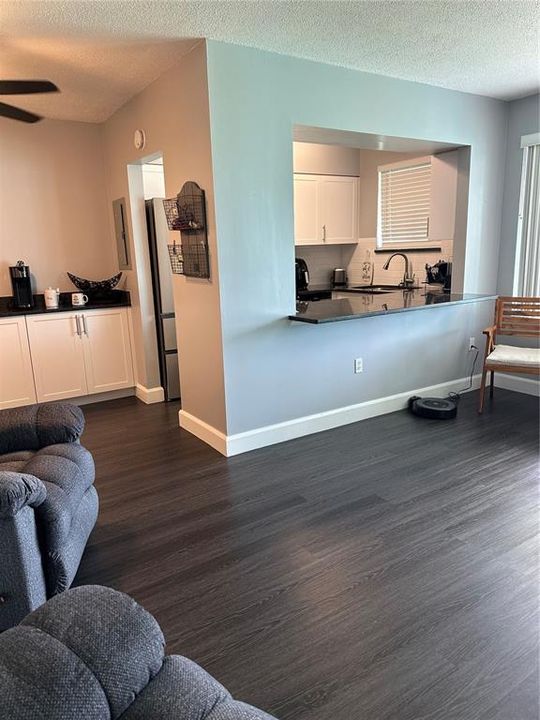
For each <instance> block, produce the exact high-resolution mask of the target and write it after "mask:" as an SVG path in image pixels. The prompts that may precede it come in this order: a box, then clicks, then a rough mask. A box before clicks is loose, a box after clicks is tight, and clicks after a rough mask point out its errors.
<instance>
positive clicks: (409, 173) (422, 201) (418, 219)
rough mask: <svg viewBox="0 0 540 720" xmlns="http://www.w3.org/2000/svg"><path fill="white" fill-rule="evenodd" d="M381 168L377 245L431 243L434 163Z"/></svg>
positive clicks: (424, 162) (401, 164)
mask: <svg viewBox="0 0 540 720" xmlns="http://www.w3.org/2000/svg"><path fill="white" fill-rule="evenodd" d="M399 165H400V166H398V167H395V166H394V167H392V166H391V165H390V166H386V167H385V166H384V165H383V166H381V167H380V168H379V198H378V200H379V202H378V218H377V220H378V222H377V245H378V246H379V247H381V246H382V245H386V244H388V243H399V244H402V243H416V242H423V241H426V240H428V239H429V213H430V204H431V162H430V161H428V162H426V161H425V160H424V161H423V162H421V163H418V162H416V164H409V165H406V166H403V163H400V164H399Z"/></svg>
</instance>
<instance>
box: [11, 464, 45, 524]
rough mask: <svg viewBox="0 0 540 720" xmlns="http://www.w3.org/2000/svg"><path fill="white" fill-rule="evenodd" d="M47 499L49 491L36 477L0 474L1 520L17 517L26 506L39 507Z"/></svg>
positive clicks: (12, 473)
mask: <svg viewBox="0 0 540 720" xmlns="http://www.w3.org/2000/svg"><path fill="white" fill-rule="evenodd" d="M46 497H47V490H46V488H45V485H44V484H43V483H42V482H41V480H40V479H39V478H37V477H34V475H26V474H25V473H17V472H7V471H2V472H0V518H7V517H15V515H16V514H17V513H18V512H19V510H21V509H22V508H23V507H25V506H26V505H28V506H30V507H37V506H38V505H41V503H42V502H43V501H44V500H45V498H46Z"/></svg>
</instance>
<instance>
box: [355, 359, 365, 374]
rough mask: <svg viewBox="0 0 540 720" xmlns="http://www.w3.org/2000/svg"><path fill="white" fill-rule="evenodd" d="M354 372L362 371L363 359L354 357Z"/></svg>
mask: <svg viewBox="0 0 540 720" xmlns="http://www.w3.org/2000/svg"><path fill="white" fill-rule="evenodd" d="M354 372H355V373H361V372H364V361H363V360H362V358H356V360H355V361H354Z"/></svg>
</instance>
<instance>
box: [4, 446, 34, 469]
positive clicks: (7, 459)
mask: <svg viewBox="0 0 540 720" xmlns="http://www.w3.org/2000/svg"><path fill="white" fill-rule="evenodd" d="M33 455H34V452H33V451H32V450H19V451H18V452H13V453H5V454H4V455H0V472H2V471H3V470H6V471H8V472H23V470H24V468H25V466H26V464H27V463H28V461H29V460H30V458H31V457H33Z"/></svg>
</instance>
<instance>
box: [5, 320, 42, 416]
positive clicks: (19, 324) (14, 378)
mask: <svg viewBox="0 0 540 720" xmlns="http://www.w3.org/2000/svg"><path fill="white" fill-rule="evenodd" d="M35 402H36V391H35V388H34V377H33V375H32V361H31V359H30V347H29V345H28V335H27V333H26V323H25V321H24V316H21V315H19V316H17V317H12V318H9V317H8V318H0V409H3V408H10V407H18V406H20V405H30V404H31V403H35Z"/></svg>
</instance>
